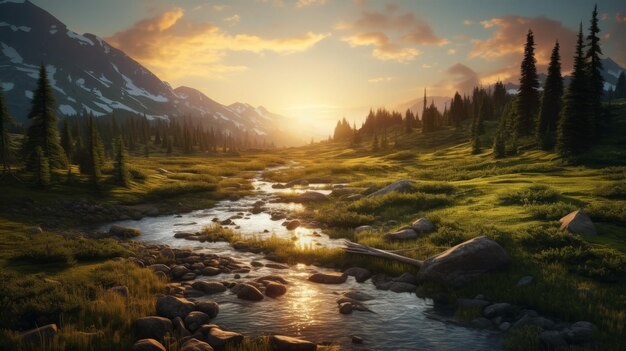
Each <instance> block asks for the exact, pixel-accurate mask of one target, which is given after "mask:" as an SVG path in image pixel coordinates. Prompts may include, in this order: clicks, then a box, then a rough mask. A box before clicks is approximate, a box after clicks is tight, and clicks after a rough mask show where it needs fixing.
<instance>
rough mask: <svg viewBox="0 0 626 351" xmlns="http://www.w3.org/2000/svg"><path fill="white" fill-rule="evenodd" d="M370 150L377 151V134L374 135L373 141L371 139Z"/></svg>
mask: <svg viewBox="0 0 626 351" xmlns="http://www.w3.org/2000/svg"><path fill="white" fill-rule="evenodd" d="M372 151H378V135H374V141H372Z"/></svg>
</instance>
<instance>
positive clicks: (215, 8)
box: [213, 5, 226, 12]
mask: <svg viewBox="0 0 626 351" xmlns="http://www.w3.org/2000/svg"><path fill="white" fill-rule="evenodd" d="M225 8H226V5H213V10H215V12H222V11H224V9H225Z"/></svg>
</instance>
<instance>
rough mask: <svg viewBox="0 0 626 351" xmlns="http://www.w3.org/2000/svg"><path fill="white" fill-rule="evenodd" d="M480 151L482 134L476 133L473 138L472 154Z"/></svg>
mask: <svg viewBox="0 0 626 351" xmlns="http://www.w3.org/2000/svg"><path fill="white" fill-rule="evenodd" d="M479 153H480V136H478V135H476V136H474V137H473V138H472V155H477V154H479Z"/></svg>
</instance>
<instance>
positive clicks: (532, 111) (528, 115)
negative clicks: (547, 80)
mask: <svg viewBox="0 0 626 351" xmlns="http://www.w3.org/2000/svg"><path fill="white" fill-rule="evenodd" d="M536 63H537V60H536V59H535V38H534V36H533V32H532V30H530V29H529V30H528V34H527V35H526V45H525V47H524V59H523V60H522V64H521V67H520V79H519V81H520V87H519V93H518V94H517V97H518V98H517V120H516V121H515V131H516V133H517V135H518V136H527V135H530V134H531V133H532V132H533V130H534V129H533V122H534V120H535V118H536V116H537V112H538V110H539V91H538V90H537V89H538V88H539V77H538V75H537V67H536V66H535V64H536Z"/></svg>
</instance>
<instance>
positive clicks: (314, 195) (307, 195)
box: [294, 191, 328, 202]
mask: <svg viewBox="0 0 626 351" xmlns="http://www.w3.org/2000/svg"><path fill="white" fill-rule="evenodd" d="M294 200H295V201H296V202H323V201H327V200H328V196H326V195H324V194H322V193H320V192H317V191H306V192H304V193H302V194H300V195H298V196H297V197H296V198H295V199H294Z"/></svg>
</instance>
